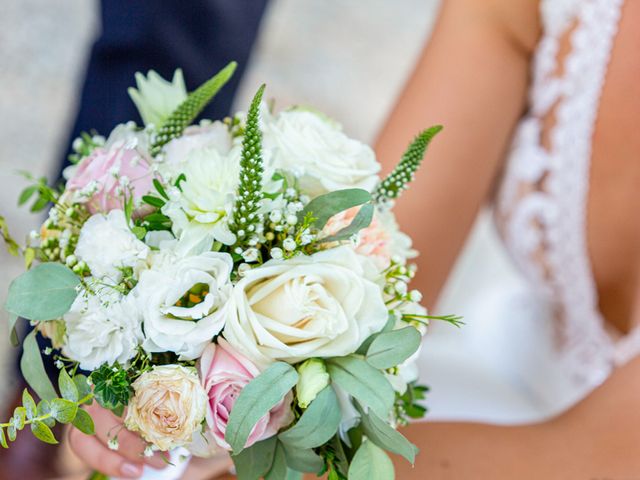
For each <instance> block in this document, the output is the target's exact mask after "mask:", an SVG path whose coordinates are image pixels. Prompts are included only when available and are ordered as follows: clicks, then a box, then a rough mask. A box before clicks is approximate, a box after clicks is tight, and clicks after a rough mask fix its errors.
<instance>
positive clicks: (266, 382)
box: [224, 362, 298, 454]
mask: <svg viewBox="0 0 640 480" xmlns="http://www.w3.org/2000/svg"><path fill="white" fill-rule="evenodd" d="M297 381H298V373H297V372H296V370H295V369H294V368H293V367H292V366H291V365H289V364H287V363H284V362H275V363H272V364H271V365H269V367H268V368H267V369H266V370H265V371H264V372H262V373H261V374H260V375H258V376H257V377H256V378H254V379H253V380H252V381H251V382H249V383H248V384H247V386H246V387H244V388H243V389H242V391H241V392H240V395H239V396H238V399H237V400H236V403H235V404H234V405H233V409H232V410H231V414H230V415H229V422H228V424H227V431H226V434H225V437H224V438H225V440H226V441H227V443H228V444H229V445H230V446H231V448H232V450H233V452H234V453H235V454H238V453H240V452H241V451H242V449H243V448H244V446H245V444H246V443H247V439H248V438H249V434H250V433H251V430H252V429H253V427H254V426H255V424H256V423H258V420H260V419H261V418H262V417H263V416H264V415H266V414H267V412H269V410H271V409H272V408H273V407H274V406H275V405H276V404H277V403H278V402H280V401H282V399H283V398H284V396H285V395H286V394H287V393H288V392H289V391H290V390H291V389H292V388H293V386H294V385H295V384H296V382H297Z"/></svg>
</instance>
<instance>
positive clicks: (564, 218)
mask: <svg viewBox="0 0 640 480" xmlns="http://www.w3.org/2000/svg"><path fill="white" fill-rule="evenodd" d="M622 5H623V0H542V1H541V6H540V8H541V15H542V21H543V29H544V32H543V35H542V38H541V40H540V43H539V45H538V47H537V51H536V55H535V60H534V63H533V67H532V69H533V71H532V80H531V81H532V83H531V87H530V93H529V108H528V113H527V114H526V115H525V117H524V118H522V120H521V121H520V124H519V126H518V128H517V130H516V132H515V136H514V140H513V146H512V149H511V153H510V155H509V158H508V161H507V164H506V169H505V172H504V174H503V178H502V181H501V184H500V186H499V190H498V193H497V197H496V200H495V203H494V218H495V220H496V225H497V227H498V230H499V232H500V236H501V237H502V240H503V241H504V244H505V245H506V247H507V250H508V252H509V254H510V256H511V257H512V259H513V260H514V262H515V263H516V264H517V266H518V269H519V270H520V272H521V273H522V274H523V275H524V276H525V277H526V279H527V280H528V282H527V283H528V287H527V288H526V289H523V288H515V289H513V288H512V289H510V293H504V294H503V295H502V296H500V297H499V299H500V302H495V301H494V302H493V303H492V304H493V307H492V308H486V307H478V308H482V309H483V310H482V312H483V315H484V316H485V317H487V318H482V319H478V320H477V321H476V322H475V324H474V325H470V326H466V327H464V328H467V327H470V332H468V333H466V335H467V337H469V336H471V337H472V339H471V341H470V342H467V346H469V345H471V347H470V350H469V351H468V352H467V354H466V356H464V355H463V356H460V355H458V358H461V359H462V360H455V358H456V357H455V355H454V356H453V357H452V359H453V360H452V363H450V364H447V359H446V355H447V354H446V351H447V350H450V349H451V348H452V346H454V348H455V345H456V343H455V342H456V339H455V338H454V337H455V335H456V334H455V333H454V334H452V335H451V337H452V338H451V339H450V340H449V342H448V343H449V344H450V346H447V347H444V348H442V347H441V346H439V345H438V344H437V341H436V342H434V345H433V347H434V348H433V349H432V348H430V347H431V345H430V342H429V339H428V338H427V341H426V343H425V348H424V349H423V354H422V357H421V363H422V364H423V365H422V366H421V368H423V369H424V370H425V372H426V373H425V375H424V378H423V380H424V381H426V382H427V383H431V385H432V387H433V389H434V393H433V396H434V397H433V399H434V403H435V405H434V411H433V415H432V416H431V418H437V419H458V420H462V419H467V420H483V421H494V422H498V423H517V422H526V421H532V420H540V419H542V418H545V417H548V416H551V415H554V414H557V413H559V412H561V411H563V410H565V409H567V408H568V407H570V406H572V405H574V404H575V403H576V402H578V401H579V400H581V399H582V398H584V397H585V396H586V395H587V394H588V393H589V392H590V391H592V390H593V389H594V388H595V387H597V386H598V385H600V384H601V383H602V382H603V381H604V380H605V379H606V378H607V377H608V376H609V375H610V373H611V371H612V369H614V368H615V367H616V366H618V365H621V364H623V363H625V362H626V361H628V360H629V359H630V358H632V357H633V356H635V355H636V354H638V353H640V329H636V330H634V331H632V333H630V334H629V335H627V336H625V337H622V338H614V336H612V334H611V333H610V332H609V331H608V329H607V327H606V324H605V322H604V319H603V317H602V315H601V314H600V312H599V311H598V299H597V291H596V286H595V282H594V278H593V273H592V269H591V265H590V260H589V256H588V252H587V244H586V238H585V237H586V229H585V223H586V203H587V198H588V190H589V173H590V162H591V146H592V137H593V133H594V129H595V123H596V119H597V114H598V106H599V100H600V96H601V92H602V88H603V85H604V82H605V77H606V72H607V67H608V63H609V59H610V56H611V50H612V45H613V42H614V39H615V36H616V32H617V28H618V24H619V20H620V16H621V10H622ZM567 36H568V38H569V40H570V51H569V53H568V54H560V52H561V50H560V46H561V41H562V39H563V38H566V37H567ZM559 72H560V73H559ZM551 116H552V118H553V120H554V121H553V122H547V123H545V120H549V118H550V117H551ZM548 124H551V125H552V127H550V128H548V129H547V130H545V125H548ZM439 355H445V358H442V357H439ZM461 361H462V362H467V364H466V365H461V364H460V362H461ZM456 362H457V363H456ZM434 365H435V366H434ZM430 379H433V381H432V382H430ZM460 383H462V385H461V384H460ZM452 384H456V385H453V388H451V387H452ZM444 389H446V390H448V391H449V393H442V394H441V393H440V391H441V390H444ZM460 397H462V398H464V400H462V401H461V400H460ZM482 403H484V404H485V405H484V406H483V405H481V404H482ZM487 404H489V405H487Z"/></svg>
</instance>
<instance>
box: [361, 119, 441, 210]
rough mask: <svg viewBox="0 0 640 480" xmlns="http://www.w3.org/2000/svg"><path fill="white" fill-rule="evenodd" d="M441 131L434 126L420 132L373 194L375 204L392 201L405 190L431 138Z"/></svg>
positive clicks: (437, 126)
mask: <svg viewBox="0 0 640 480" xmlns="http://www.w3.org/2000/svg"><path fill="white" fill-rule="evenodd" d="M440 131H442V126H440V125H436V126H434V127H431V128H428V129H427V130H424V131H422V132H420V133H419V134H418V135H417V136H416V138H414V140H413V141H412V142H411V144H410V145H409V148H407V150H406V151H405V152H404V155H402V159H401V160H400V163H398V165H397V166H396V168H394V170H393V172H391V173H390V174H389V175H388V176H387V178H385V179H384V180H383V181H382V182H381V183H380V185H378V188H377V189H376V190H375V192H374V193H373V197H374V198H375V200H376V202H378V203H381V202H383V201H384V200H394V199H396V198H398V197H399V196H400V193H402V191H403V190H406V188H407V186H408V184H409V183H410V182H411V181H412V180H413V177H414V175H415V173H416V171H417V170H418V167H419V166H420V163H421V162H422V159H423V158H424V154H425V152H426V151H427V147H428V146H429V143H431V140H432V139H433V137H435V136H436V135H437V134H438V133H440Z"/></svg>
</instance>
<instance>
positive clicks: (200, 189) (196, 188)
mask: <svg viewBox="0 0 640 480" xmlns="http://www.w3.org/2000/svg"><path fill="white" fill-rule="evenodd" d="M240 152H241V150H240V148H234V149H232V150H231V151H229V152H228V154H224V155H223V154H221V153H220V152H219V151H218V149H217V148H215V147H210V148H203V149H197V150H193V151H192V152H191V153H190V154H189V157H188V160H187V161H186V162H185V164H184V166H183V168H182V173H184V175H185V180H184V181H182V182H181V183H180V188H177V187H173V188H170V189H169V190H168V192H167V193H168V195H169V198H170V200H169V201H167V203H166V204H165V206H164V207H163V208H162V213H164V214H165V215H167V216H168V217H169V218H170V219H171V220H172V222H173V233H174V234H175V235H176V238H179V239H181V240H185V241H187V242H188V241H190V240H191V241H192V243H198V242H199V241H202V240H203V239H205V238H210V239H211V241H213V240H217V241H219V242H222V243H224V244H225V245H231V244H233V243H234V242H235V235H234V234H233V233H231V231H230V230H229V226H228V220H229V215H230V214H231V211H232V210H233V206H234V202H235V192H236V188H237V185H238V181H239V175H240Z"/></svg>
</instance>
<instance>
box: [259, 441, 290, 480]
mask: <svg viewBox="0 0 640 480" xmlns="http://www.w3.org/2000/svg"><path fill="white" fill-rule="evenodd" d="M286 477H287V459H286V458H285V456H284V448H283V447H282V444H281V443H280V442H277V443H276V451H275V455H274V456H273V463H272V465H271V468H270V469H269V472H268V473H267V474H266V475H265V476H264V480H285V479H286Z"/></svg>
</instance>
